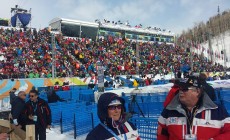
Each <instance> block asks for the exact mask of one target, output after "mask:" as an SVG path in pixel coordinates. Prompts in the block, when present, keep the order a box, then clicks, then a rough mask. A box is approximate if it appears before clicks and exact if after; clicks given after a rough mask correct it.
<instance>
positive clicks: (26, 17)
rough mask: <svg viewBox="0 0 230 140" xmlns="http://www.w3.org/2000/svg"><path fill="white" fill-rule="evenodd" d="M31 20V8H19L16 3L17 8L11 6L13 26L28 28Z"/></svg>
mask: <svg viewBox="0 0 230 140" xmlns="http://www.w3.org/2000/svg"><path fill="white" fill-rule="evenodd" d="M30 21H31V8H30V10H29V11H28V10H26V9H22V8H19V7H18V5H15V8H11V26H12V27H18V28H26V26H27V25H28V24H29V23H30Z"/></svg>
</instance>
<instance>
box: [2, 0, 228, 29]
mask: <svg viewBox="0 0 230 140" xmlns="http://www.w3.org/2000/svg"><path fill="white" fill-rule="evenodd" d="M16 4H18V5H19V6H20V7H21V8H25V9H29V8H32V18H33V19H32V22H31V25H32V27H36V28H44V27H47V26H48V23H49V21H50V20H51V19H53V18H55V17H62V18H69V19H77V20H83V21H92V22H94V20H95V19H101V20H103V19H108V20H111V21H113V20H114V21H118V20H121V21H123V22H125V21H127V20H128V21H129V23H130V24H131V25H133V26H135V25H137V24H140V23H141V24H142V25H143V26H153V27H160V28H163V29H164V28H165V29H168V30H171V31H172V32H175V33H181V32H182V30H186V29H188V28H192V27H193V26H194V25H195V24H196V23H199V22H200V21H207V20H208V19H209V17H211V16H214V15H216V14H217V6H218V5H220V11H224V10H229V9H230V0H1V4H0V18H10V16H11V13H10V8H11V7H14V6H15V5H16Z"/></svg>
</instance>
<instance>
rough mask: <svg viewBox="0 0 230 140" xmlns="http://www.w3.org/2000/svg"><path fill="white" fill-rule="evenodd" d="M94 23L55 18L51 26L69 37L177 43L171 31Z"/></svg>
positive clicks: (121, 24) (119, 24)
mask: <svg viewBox="0 0 230 140" xmlns="http://www.w3.org/2000/svg"><path fill="white" fill-rule="evenodd" d="M95 22H96V23H93V22H85V21H80V20H72V19H65V18H54V19H53V20H51V21H50V23H49V25H50V26H51V28H52V29H55V30H57V31H59V32H61V33H62V34H63V35H64V36H67V37H80V38H91V39H93V40H96V38H105V39H107V38H108V37H109V36H114V37H117V38H126V39H129V40H135V41H150V42H159V43H161V42H166V43H169V44H173V43H175V42H174V41H175V35H174V34H173V33H171V31H166V30H164V31H163V30H162V31H161V30H159V29H156V28H151V27H148V28H145V29H144V28H141V26H140V25H139V26H136V27H131V26H130V25H128V24H123V23H120V22H118V23H117V22H110V21H106V20H105V21H104V22H100V21H99V20H95Z"/></svg>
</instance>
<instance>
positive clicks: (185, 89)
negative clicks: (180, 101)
mask: <svg viewBox="0 0 230 140" xmlns="http://www.w3.org/2000/svg"><path fill="white" fill-rule="evenodd" d="M190 89H194V88H191V87H189V88H180V89H179V90H180V91H182V92H187V91H188V90H190Z"/></svg>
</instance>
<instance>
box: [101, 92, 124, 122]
mask: <svg viewBox="0 0 230 140" xmlns="http://www.w3.org/2000/svg"><path fill="white" fill-rule="evenodd" d="M115 99H117V100H119V101H120V102H121V104H122V112H121V115H122V114H123V113H124V112H125V110H126V109H125V100H124V99H123V98H122V97H119V96H118V95H117V94H115V93H111V92H108V93H104V94H102V95H101V96H100V98H99V100H98V104H97V115H98V117H99V119H100V121H101V122H102V123H104V122H105V121H107V120H108V105H109V104H110V102H111V101H113V100H115Z"/></svg>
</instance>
